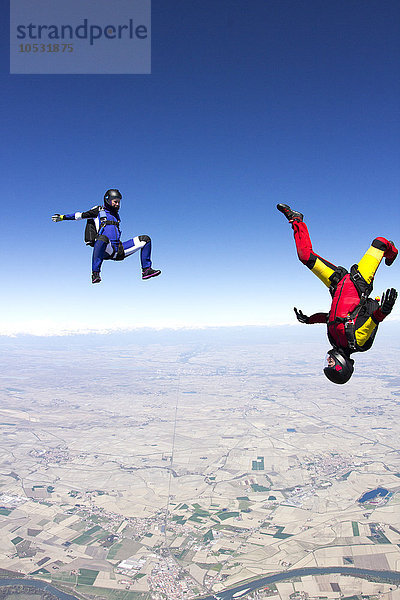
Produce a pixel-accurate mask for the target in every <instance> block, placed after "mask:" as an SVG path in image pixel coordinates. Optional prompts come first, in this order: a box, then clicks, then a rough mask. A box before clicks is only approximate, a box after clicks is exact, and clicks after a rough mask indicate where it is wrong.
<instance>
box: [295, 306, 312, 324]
mask: <svg viewBox="0 0 400 600" xmlns="http://www.w3.org/2000/svg"><path fill="white" fill-rule="evenodd" d="M293 310H294V312H295V313H296V317H297V320H298V321H300V323H308V319H309V318H310V317H307V315H304V314H303V313H302V311H301V310H297V308H296V307H294V309H293Z"/></svg>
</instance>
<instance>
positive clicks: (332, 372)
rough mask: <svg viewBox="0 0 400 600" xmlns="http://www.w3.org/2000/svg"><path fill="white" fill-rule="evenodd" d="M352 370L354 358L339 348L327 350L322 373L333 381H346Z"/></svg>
mask: <svg viewBox="0 0 400 600" xmlns="http://www.w3.org/2000/svg"><path fill="white" fill-rule="evenodd" d="M353 371H354V360H352V359H351V358H348V357H347V356H345V355H344V354H342V353H341V352H339V350H333V349H332V350H329V351H328V354H327V355H326V358H325V363H324V373H325V375H326V376H327V378H328V379H329V380H330V381H332V382H333V383H347V381H348V380H349V379H350V377H351V376H352V375H353Z"/></svg>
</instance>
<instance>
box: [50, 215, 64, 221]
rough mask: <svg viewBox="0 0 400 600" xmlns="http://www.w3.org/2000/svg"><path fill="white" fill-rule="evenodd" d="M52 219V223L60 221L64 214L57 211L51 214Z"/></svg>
mask: <svg viewBox="0 0 400 600" xmlns="http://www.w3.org/2000/svg"><path fill="white" fill-rule="evenodd" d="M51 219H52V221H54V223H58V221H62V220H63V219H64V215H60V214H59V213H56V214H55V215H53V216H52V217H51Z"/></svg>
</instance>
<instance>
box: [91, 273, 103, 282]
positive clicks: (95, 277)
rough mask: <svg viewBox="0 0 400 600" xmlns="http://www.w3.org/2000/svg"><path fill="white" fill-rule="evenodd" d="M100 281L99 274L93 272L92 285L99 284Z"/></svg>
mask: <svg viewBox="0 0 400 600" xmlns="http://www.w3.org/2000/svg"><path fill="white" fill-rule="evenodd" d="M100 281H101V277H100V273H98V272H97V271H93V272H92V283H100Z"/></svg>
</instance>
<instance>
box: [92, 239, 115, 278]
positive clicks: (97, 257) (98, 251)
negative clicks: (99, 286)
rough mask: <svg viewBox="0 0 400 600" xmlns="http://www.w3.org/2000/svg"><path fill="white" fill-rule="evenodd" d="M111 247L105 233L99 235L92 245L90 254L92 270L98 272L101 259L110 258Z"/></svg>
mask: <svg viewBox="0 0 400 600" xmlns="http://www.w3.org/2000/svg"><path fill="white" fill-rule="evenodd" d="M112 254H113V247H112V245H111V242H110V240H109V239H108V237H107V236H105V235H99V237H98V238H97V240H96V241H95V243H94V246H93V254H92V271H93V272H94V273H100V269H101V265H102V263H103V260H107V259H109V258H111V256H112Z"/></svg>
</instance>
